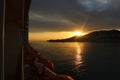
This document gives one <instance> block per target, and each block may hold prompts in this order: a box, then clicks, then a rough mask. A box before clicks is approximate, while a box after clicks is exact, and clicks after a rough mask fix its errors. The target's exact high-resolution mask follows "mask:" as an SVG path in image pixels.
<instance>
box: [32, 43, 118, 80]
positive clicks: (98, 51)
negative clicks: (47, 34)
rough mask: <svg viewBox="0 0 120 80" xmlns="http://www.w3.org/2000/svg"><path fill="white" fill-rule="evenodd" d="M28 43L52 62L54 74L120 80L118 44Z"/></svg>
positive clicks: (88, 79) (82, 78) (77, 79)
mask: <svg viewBox="0 0 120 80" xmlns="http://www.w3.org/2000/svg"><path fill="white" fill-rule="evenodd" d="M30 44H31V46H32V47H34V48H35V49H36V50H37V51H39V52H40V53H41V54H43V55H45V56H46V57H47V58H48V59H50V60H51V61H52V62H53V63H54V65H55V71H56V73H58V74H66V75H69V76H71V77H73V78H74V79H75V80H120V43H118V44H117V43H83V42H66V43H60V42H59V43H57V42H56V43H55V42H54V43H50V42H40V41H31V42H30Z"/></svg>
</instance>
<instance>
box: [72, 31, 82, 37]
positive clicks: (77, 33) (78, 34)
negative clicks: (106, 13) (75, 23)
mask: <svg viewBox="0 0 120 80" xmlns="http://www.w3.org/2000/svg"><path fill="white" fill-rule="evenodd" d="M74 35H75V36H83V35H84V33H83V32H80V31H76V32H74Z"/></svg>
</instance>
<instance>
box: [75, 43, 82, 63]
mask: <svg viewBox="0 0 120 80" xmlns="http://www.w3.org/2000/svg"><path fill="white" fill-rule="evenodd" d="M82 48H83V44H82V43H76V55H75V65H80V64H81V63H82V57H81V54H82Z"/></svg>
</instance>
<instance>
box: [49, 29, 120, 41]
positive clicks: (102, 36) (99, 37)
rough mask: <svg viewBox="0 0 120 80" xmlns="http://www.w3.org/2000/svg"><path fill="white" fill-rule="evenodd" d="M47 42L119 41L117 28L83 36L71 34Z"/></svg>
mask: <svg viewBox="0 0 120 80" xmlns="http://www.w3.org/2000/svg"><path fill="white" fill-rule="evenodd" d="M47 41H48V42H115V43H120V31H119V30H101V31H94V32H91V33H89V34H86V35H84V36H73V37H70V38H66V39H56V40H47Z"/></svg>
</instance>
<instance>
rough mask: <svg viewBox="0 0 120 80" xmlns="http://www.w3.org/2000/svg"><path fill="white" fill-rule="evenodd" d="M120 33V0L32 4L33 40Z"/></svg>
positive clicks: (46, 0)
mask: <svg viewBox="0 0 120 80" xmlns="http://www.w3.org/2000/svg"><path fill="white" fill-rule="evenodd" d="M101 29H120V0H32V3H31V8H30V13H29V38H30V40H48V39H58V38H59V39H61V38H67V37H71V36H73V35H74V33H75V31H81V32H83V33H88V32H91V31H94V30H101Z"/></svg>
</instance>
